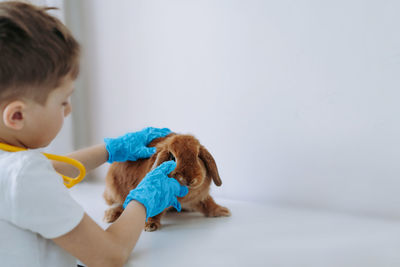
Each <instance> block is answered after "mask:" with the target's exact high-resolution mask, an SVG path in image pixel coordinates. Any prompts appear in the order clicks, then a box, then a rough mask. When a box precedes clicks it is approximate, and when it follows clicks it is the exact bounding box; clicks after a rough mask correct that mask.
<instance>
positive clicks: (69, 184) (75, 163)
mask: <svg viewBox="0 0 400 267" xmlns="http://www.w3.org/2000/svg"><path fill="white" fill-rule="evenodd" d="M0 149H2V150H4V151H8V152H18V151H25V150H27V149H26V148H21V147H16V146H11V145H7V144H4V143H0ZM42 154H43V155H45V156H46V157H47V158H48V159H50V160H56V161H61V162H65V163H68V164H71V165H72V166H74V167H76V168H77V169H78V170H79V172H80V173H79V175H78V176H77V177H75V178H72V177H69V176H65V175H62V174H61V173H59V174H60V175H61V176H62V178H63V180H64V185H65V186H66V187H67V188H71V187H73V186H74V185H76V184H77V183H79V182H80V181H82V180H83V178H84V177H85V174H86V169H85V166H83V164H82V163H80V162H79V161H77V160H76V159H72V158H69V157H65V156H60V155H54V154H48V153H42Z"/></svg>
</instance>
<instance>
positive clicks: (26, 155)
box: [0, 150, 56, 185]
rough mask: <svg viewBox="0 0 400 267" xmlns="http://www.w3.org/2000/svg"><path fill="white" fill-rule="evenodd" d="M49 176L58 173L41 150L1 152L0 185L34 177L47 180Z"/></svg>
mask: <svg viewBox="0 0 400 267" xmlns="http://www.w3.org/2000/svg"><path fill="white" fill-rule="evenodd" d="M42 174H46V175H42ZM49 174H54V175H56V172H55V170H54V168H53V166H52V164H51V162H50V160H48V159H47V158H46V156H44V155H43V154H42V153H41V152H40V151H39V150H26V151H19V152H6V151H0V183H1V184H3V185H4V183H7V184H9V183H10V182H18V181H19V182H20V181H22V180H24V178H27V179H28V178H29V177H32V176H34V177H37V178H39V179H40V180H41V179H46V176H48V175H49ZM51 176H52V175H51Z"/></svg>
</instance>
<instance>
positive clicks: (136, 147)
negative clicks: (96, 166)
mask: <svg viewBox="0 0 400 267" xmlns="http://www.w3.org/2000/svg"><path fill="white" fill-rule="evenodd" d="M170 133H171V130H170V129H168V128H163V129H158V128H153V127H148V128H144V129H143V130H141V131H139V132H135V133H127V134H125V135H123V136H120V137H118V138H104V143H105V144H106V149H107V151H108V161H107V162H108V163H113V162H115V161H119V162H121V161H127V160H130V161H136V160H138V159H141V158H149V157H151V155H153V154H154V153H155V152H156V148H155V147H147V145H148V144H149V143H150V142H151V141H153V139H156V138H159V137H164V136H166V135H168V134H170Z"/></svg>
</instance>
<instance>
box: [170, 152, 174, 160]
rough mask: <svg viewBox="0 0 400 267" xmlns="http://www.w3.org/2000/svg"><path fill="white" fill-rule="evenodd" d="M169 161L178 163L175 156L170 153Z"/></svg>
mask: <svg viewBox="0 0 400 267" xmlns="http://www.w3.org/2000/svg"><path fill="white" fill-rule="evenodd" d="M169 160H173V161H176V160H175V157H174V155H173V154H172V153H171V152H169Z"/></svg>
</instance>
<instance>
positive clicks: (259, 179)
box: [71, 0, 400, 217]
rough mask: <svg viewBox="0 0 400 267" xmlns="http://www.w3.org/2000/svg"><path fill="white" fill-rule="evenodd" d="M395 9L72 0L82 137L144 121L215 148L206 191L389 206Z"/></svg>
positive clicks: (393, 160)
mask: <svg viewBox="0 0 400 267" xmlns="http://www.w3.org/2000/svg"><path fill="white" fill-rule="evenodd" d="M71 2H75V3H77V2H76V1H71ZM76 12H77V11H76ZM399 12H400V2H399V1H394V0H393V1H361V0H360V1H356V0H350V1H348V0H346V1H311V0H303V1H287V0H286V1H257V0H246V1H244V0H241V1H235V0H218V1H215V0H202V1H200V0H198V1H194V0H187V1H178V0H170V1H161V0H157V1H128V0H124V1H123V0H121V1H118V2H116V1H107V0H101V1H100V0H96V1H94V0H91V1H84V3H83V4H82V9H81V10H79V12H78V13H82V14H83V19H82V17H80V18H81V19H82V25H81V27H80V31H81V33H82V31H83V36H84V38H83V40H82V42H83V43H82V45H83V46H84V57H83V64H84V66H86V67H85V69H86V71H87V74H86V75H85V79H87V83H86V85H85V86H81V88H77V89H78V90H84V91H85V92H87V94H88V98H87V102H85V103H84V107H85V108H86V109H85V110H84V111H80V115H82V116H88V120H87V123H88V124H87V130H85V129H80V131H84V132H90V138H89V143H90V144H94V143H99V142H102V139H103V138H104V137H115V136H118V135H122V134H124V133H125V132H128V131H135V130H140V129H141V128H143V127H146V126H150V125H151V126H157V127H169V128H171V129H172V130H174V131H176V132H179V133H192V134H194V135H195V136H196V137H198V138H199V140H200V141H201V142H202V143H203V144H204V145H205V146H206V147H207V148H208V149H209V151H210V152H211V153H212V154H213V155H214V157H215V159H216V161H217V164H218V167H219V170H220V175H221V178H222V181H223V185H222V187H221V188H216V187H214V188H213V194H214V195H216V196H220V197H226V198H232V199H241V200H257V201H260V202H265V203H267V202H279V203H286V204H291V205H299V206H310V207H316V208H326V209H334V210H341V211H353V212H354V211H357V212H360V213H368V214H381V215H385V216H392V217H400V194H399V191H400V181H399V178H400V164H399V159H400V142H399V137H400V119H399V114H400V113H399V112H400V106H399V100H400V91H399V89H400V88H399V85H400V76H399V71H400V34H399V25H400V17H399V15H398V14H399ZM74 14H75V13H74V11H72V15H74ZM80 107H81V108H82V104H81V106H80ZM105 171H106V168H103V169H101V171H100V172H98V173H97V176H99V177H100V178H101V179H103V178H104V176H105Z"/></svg>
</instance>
